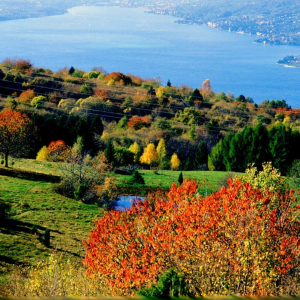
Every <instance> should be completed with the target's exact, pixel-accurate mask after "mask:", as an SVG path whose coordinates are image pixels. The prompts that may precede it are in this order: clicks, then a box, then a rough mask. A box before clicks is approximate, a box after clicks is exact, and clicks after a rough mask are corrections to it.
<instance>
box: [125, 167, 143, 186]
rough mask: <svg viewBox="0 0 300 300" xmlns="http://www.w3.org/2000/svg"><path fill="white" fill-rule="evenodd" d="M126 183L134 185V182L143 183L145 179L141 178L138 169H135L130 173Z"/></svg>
mask: <svg viewBox="0 0 300 300" xmlns="http://www.w3.org/2000/svg"><path fill="white" fill-rule="evenodd" d="M128 184H132V185H136V184H143V185H144V184H145V180H144V178H143V176H142V175H141V174H140V172H139V171H138V170H135V171H134V172H133V173H132V175H131V178H130V179H129V180H128Z"/></svg>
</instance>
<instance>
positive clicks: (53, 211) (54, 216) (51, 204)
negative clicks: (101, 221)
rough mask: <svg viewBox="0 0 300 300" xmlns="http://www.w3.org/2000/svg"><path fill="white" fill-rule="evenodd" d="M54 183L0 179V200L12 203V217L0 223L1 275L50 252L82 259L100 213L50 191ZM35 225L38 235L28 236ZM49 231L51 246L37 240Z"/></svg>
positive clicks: (95, 208) (92, 207)
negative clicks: (13, 267)
mask: <svg viewBox="0 0 300 300" xmlns="http://www.w3.org/2000/svg"><path fill="white" fill-rule="evenodd" d="M52 187H53V183H49V182H42V181H30V180H25V179H20V178H14V177H8V176H0V198H1V199H3V200H4V201H5V202H8V203H10V204H11V207H12V208H11V211H10V215H11V218H10V219H8V220H4V221H2V222H0V275H1V273H2V275H3V274H5V273H7V272H8V271H9V270H10V267H11V266H12V265H15V264H17V265H18V264H25V265H27V264H28V265H32V264H35V263H36V262H37V261H38V260H41V259H45V258H46V257H47V256H48V255H49V254H50V253H52V252H53V251H57V252H64V253H66V254H67V256H72V257H82V256H83V255H84V252H85V249H84V246H83V244H82V240H85V239H87V237H88V233H89V231H90V230H91V228H92V227H93V221H94V220H95V219H96V218H97V217H99V216H100V215H102V213H103V210H102V209H100V208H98V207H97V206H96V205H86V204H83V203H80V202H78V201H75V200H72V199H68V198H65V197H63V196H61V195H58V194H56V193H55V192H53V190H52ZM34 225H35V226H36V227H37V229H38V233H39V234H38V235H37V234H33V233H31V228H32V227H33V226H34ZM46 228H48V229H50V230H51V233H50V235H51V239H50V242H51V244H50V247H49V248H47V247H46V246H44V244H43V243H42V242H41V241H40V239H39V235H42V234H43V232H44V231H45V229H46Z"/></svg>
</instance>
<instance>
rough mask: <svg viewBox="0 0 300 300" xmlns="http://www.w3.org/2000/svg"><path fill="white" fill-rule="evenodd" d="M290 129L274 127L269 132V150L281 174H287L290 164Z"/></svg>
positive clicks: (280, 126) (281, 126)
mask: <svg viewBox="0 0 300 300" xmlns="http://www.w3.org/2000/svg"><path fill="white" fill-rule="evenodd" d="M290 133H291V130H290V129H286V128H285V127H284V126H283V125H279V126H274V127H272V128H271V130H270V131H269V149H270V155H271V158H272V161H273V165H274V167H275V168H276V169H279V170H280V172H281V173H285V172H286V170H287V166H288V162H289V153H290V145H289V140H290Z"/></svg>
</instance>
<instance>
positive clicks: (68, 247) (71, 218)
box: [0, 159, 228, 284]
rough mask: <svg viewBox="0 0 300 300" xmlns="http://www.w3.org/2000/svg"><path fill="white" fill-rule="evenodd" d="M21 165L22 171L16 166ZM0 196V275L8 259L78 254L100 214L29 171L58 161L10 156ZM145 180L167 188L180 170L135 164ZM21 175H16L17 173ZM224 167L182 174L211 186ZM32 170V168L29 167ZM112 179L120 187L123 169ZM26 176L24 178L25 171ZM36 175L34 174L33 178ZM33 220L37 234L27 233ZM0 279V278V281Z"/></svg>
mask: <svg viewBox="0 0 300 300" xmlns="http://www.w3.org/2000/svg"><path fill="white" fill-rule="evenodd" d="M20 170H24V171H26V172H22V171H20ZM1 171H3V172H2V173H3V174H5V175H6V176H3V175H0V199H2V200H4V201H5V202H7V203H9V204H10V205H11V211H10V219H7V220H5V221H2V222H0V277H1V276H3V275H5V274H7V273H8V272H9V271H10V269H11V267H12V266H13V265H18V264H22V265H23V264H25V265H34V264H35V263H36V262H37V261H39V260H41V259H45V258H47V257H48V256H49V254H50V253H52V252H53V251H57V252H63V253H66V254H67V256H71V257H82V256H83V255H84V253H85V249H84V246H83V243H82V240H85V239H87V237H88V233H89V232H90V230H91V228H92V227H93V221H94V220H95V219H97V218H98V217H99V216H101V215H102V214H103V210H102V209H101V208H98V207H97V206H96V205H86V204H83V203H80V202H79V201H76V200H73V199H69V198H66V197H63V196H61V195H59V194H57V193H55V192H54V191H53V185H54V183H53V182H50V181H51V179H52V178H51V176H48V177H49V180H47V176H46V177H43V180H38V176H39V175H38V174H37V176H30V174H31V173H30V172H36V173H42V174H48V175H58V176H60V175H61V171H60V167H59V164H57V163H50V162H38V161H36V160H32V159H15V160H14V166H13V168H9V169H8V170H7V169H5V168H1V167H0V174H1ZM140 172H141V174H142V176H143V177H144V179H145V182H146V186H148V187H151V188H153V189H155V188H157V187H161V188H165V189H167V188H169V187H170V185H171V184H172V183H174V182H176V183H177V180H178V176H179V173H180V171H157V172H154V171H149V170H141V171H140ZM22 173H23V175H24V176H21V177H20V176H17V177H12V176H16V175H19V174H21V175H22ZM227 174H228V172H209V171H186V172H185V171H184V172H183V177H184V178H191V179H196V180H198V181H200V182H203V181H204V180H207V182H208V183H207V184H205V185H204V188H205V189H208V190H209V191H210V190H216V189H218V187H219V186H220V182H221V181H222V180H223V179H224V178H225V177H226V176H227ZM33 175H34V173H33ZM113 175H114V176H116V179H117V184H118V185H119V186H123V187H126V181H127V180H128V179H129V178H130V176H127V175H116V174H113ZM26 176H28V178H27V177H26ZM36 177H37V178H36ZM34 225H35V226H36V227H37V229H38V234H33V233H32V230H31V229H32V227H33V226H34ZM46 228H48V229H50V230H51V239H50V242H51V245H50V247H49V248H47V247H46V246H45V245H44V244H43V243H42V242H41V239H40V236H41V235H42V234H43V232H44V231H45V229H46ZM0 281H1V279H0ZM0 284H1V282H0Z"/></svg>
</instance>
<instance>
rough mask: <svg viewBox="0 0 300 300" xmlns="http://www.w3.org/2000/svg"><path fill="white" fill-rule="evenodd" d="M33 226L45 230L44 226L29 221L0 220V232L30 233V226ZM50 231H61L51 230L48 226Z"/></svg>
mask: <svg viewBox="0 0 300 300" xmlns="http://www.w3.org/2000/svg"><path fill="white" fill-rule="evenodd" d="M33 226H35V227H36V228H37V229H38V230H41V231H45V229H46V227H43V226H40V225H35V224H32V223H29V222H22V221H19V220H15V219H5V220H0V232H1V233H2V234H14V235H18V234H20V233H28V234H32V228H33ZM49 229H50V230H51V231H52V232H56V233H58V234H62V232H60V231H58V230H53V229H51V228H49Z"/></svg>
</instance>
